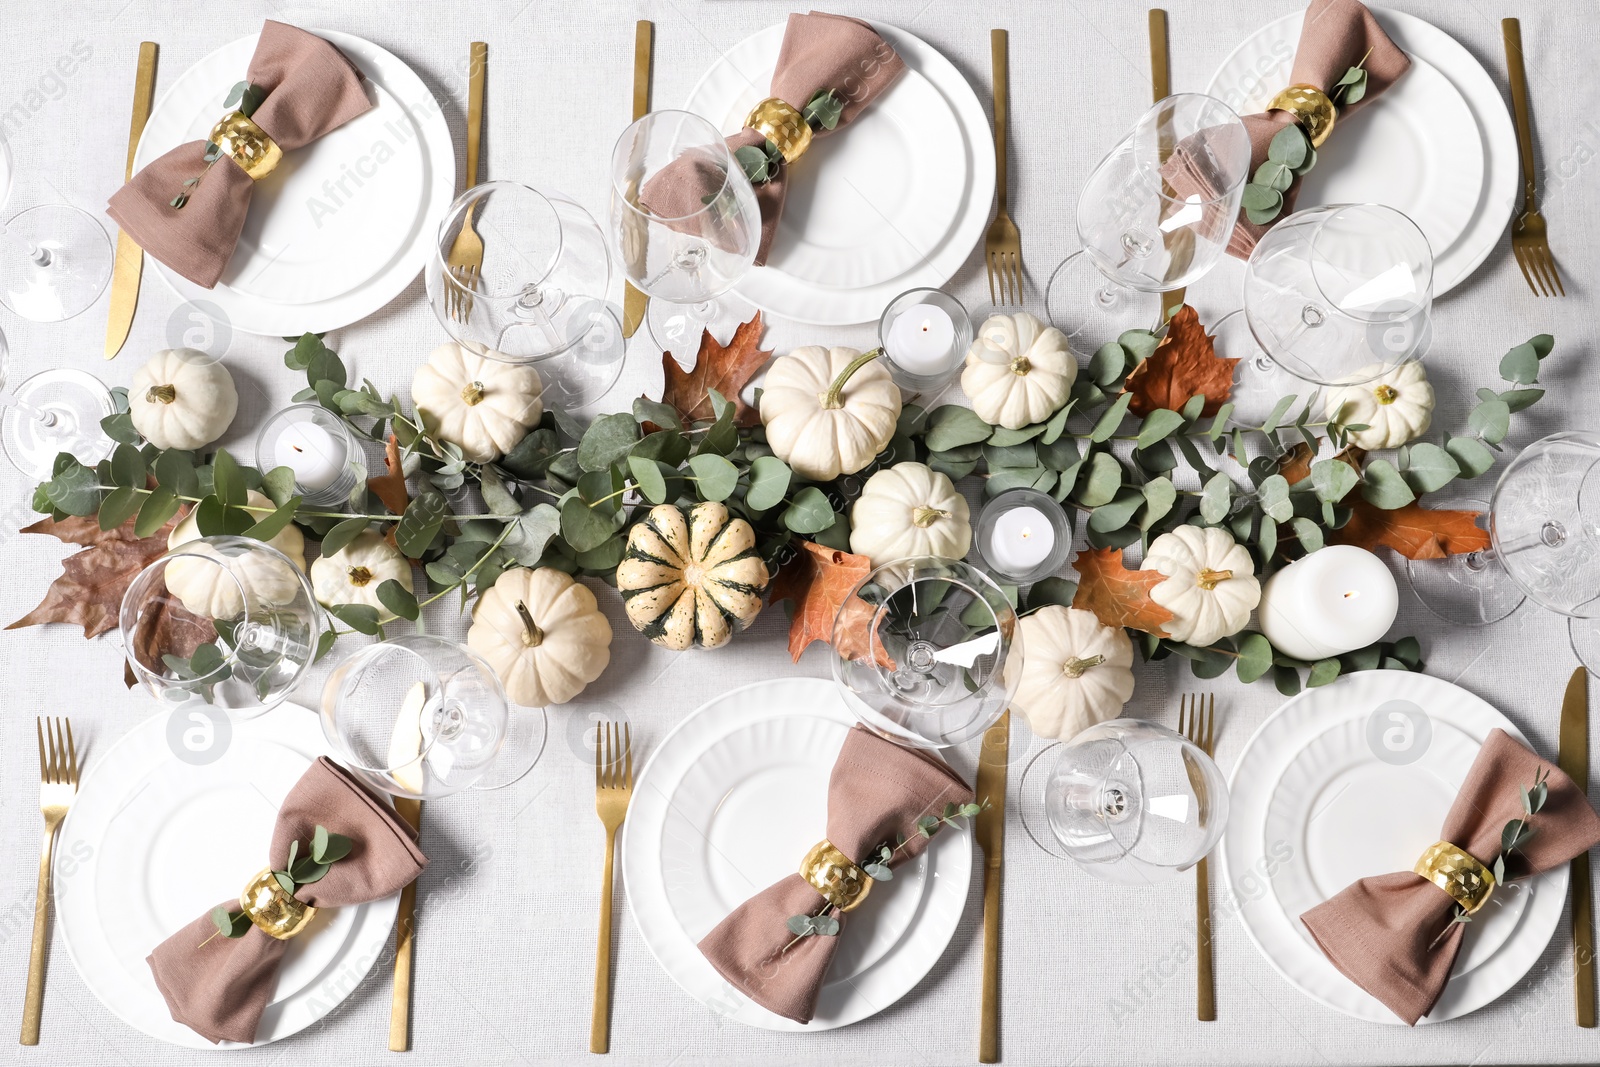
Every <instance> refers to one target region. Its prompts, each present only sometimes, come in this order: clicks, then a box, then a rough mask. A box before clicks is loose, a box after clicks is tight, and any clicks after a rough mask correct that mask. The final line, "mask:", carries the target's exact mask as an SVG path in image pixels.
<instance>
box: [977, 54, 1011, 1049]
mask: <svg viewBox="0 0 1600 1067" xmlns="http://www.w3.org/2000/svg"><path fill="white" fill-rule="evenodd" d="M995 32H996V33H1002V32H1004V31H1001V30H996V31H995ZM1010 751H1011V712H1010V711H1007V712H1006V713H1005V714H1003V715H1001V716H1000V718H999V719H998V720H997V721H996V722H995V724H994V725H993V726H991V727H989V729H988V730H986V731H985V732H984V735H983V746H982V748H981V749H980V750H979V753H978V781H977V788H976V795H977V799H978V803H980V804H982V803H984V801H988V806H987V807H985V808H984V809H983V810H982V811H980V812H978V817H977V819H976V820H974V823H973V828H972V832H973V835H974V836H975V837H976V838H977V839H978V847H979V848H981V849H983V992H982V1000H981V1002H980V1005H979V1020H978V1062H979V1063H999V1062H1000V870H1001V866H1002V864H1003V862H1004V860H1005V844H1006V759H1007V757H1008V755H1009V754H1010Z"/></svg>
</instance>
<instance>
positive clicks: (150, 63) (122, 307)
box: [106, 41, 156, 359]
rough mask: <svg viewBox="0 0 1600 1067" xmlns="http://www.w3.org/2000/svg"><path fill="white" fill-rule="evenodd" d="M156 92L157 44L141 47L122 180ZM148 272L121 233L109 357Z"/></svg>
mask: <svg viewBox="0 0 1600 1067" xmlns="http://www.w3.org/2000/svg"><path fill="white" fill-rule="evenodd" d="M155 93H156V44H155V42H154V41H145V42H144V43H143V44H141V45H139V72H138V74H137V75H135V76H134V79H133V123H132V125H131V126H130V128H129V130H128V166H127V169H126V171H125V173H124V174H123V177H122V180H123V181H128V180H130V179H132V177H133V155H134V152H135V150H137V149H138V147H139V136H140V135H141V134H143V133H144V124H145V121H146V120H147V119H149V118H150V105H151V103H152V102H153V101H154V99H155ZM143 271H144V249H142V248H140V247H139V246H138V244H136V243H135V242H134V240H133V238H131V237H129V236H128V235H127V234H125V233H123V232H122V231H121V230H118V231H117V260H116V263H115V265H114V266H113V268H112V274H111V312H110V314H109V315H108V316H107V318H106V358H107V359H110V358H112V357H113V356H115V355H116V354H117V353H118V352H120V351H122V345H123V342H125V341H126V340H127V339H128V331H129V330H130V329H132V328H133V312H134V309H135V308H137V307H138V306H139V275H140V274H141V273H143Z"/></svg>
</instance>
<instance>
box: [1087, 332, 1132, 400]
mask: <svg viewBox="0 0 1600 1067" xmlns="http://www.w3.org/2000/svg"><path fill="white" fill-rule="evenodd" d="M1087 370H1088V373H1089V377H1090V378H1091V379H1093V381H1094V383H1095V384H1096V385H1098V386H1100V387H1101V388H1102V389H1109V388H1110V387H1111V386H1113V385H1116V384H1117V383H1118V382H1120V381H1121V380H1122V378H1123V376H1124V375H1126V374H1127V372H1128V350H1127V349H1125V348H1123V347H1122V346H1121V345H1120V344H1118V343H1117V342H1115V341H1107V342H1106V343H1105V344H1103V345H1101V346H1100V347H1099V348H1097V349H1095V353H1094V355H1092V356H1090V357H1089V366H1088V368H1087Z"/></svg>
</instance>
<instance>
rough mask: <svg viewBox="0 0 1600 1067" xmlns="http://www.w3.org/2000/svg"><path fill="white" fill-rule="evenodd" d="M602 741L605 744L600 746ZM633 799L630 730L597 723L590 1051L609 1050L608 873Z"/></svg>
mask: <svg viewBox="0 0 1600 1067" xmlns="http://www.w3.org/2000/svg"><path fill="white" fill-rule="evenodd" d="M602 741H603V742H604V745H603V746H602ZM632 797H633V727H632V726H631V725H630V724H628V723H623V724H622V725H621V726H620V727H619V726H618V725H617V724H616V723H613V722H602V723H600V724H598V726H597V727H596V729H595V735H594V808H595V812H596V813H597V814H598V815H599V816H600V822H601V824H602V825H604V826H605V828H606V873H605V880H604V881H603V882H601V883H600V946H599V948H598V949H597V950H596V952H595V958H594V1018H593V1020H592V1021H591V1023H590V1027H589V1051H590V1052H609V1051H611V873H612V868H613V866H614V863H613V861H614V859H615V857H616V851H617V849H616V845H617V829H618V828H619V827H620V826H621V825H622V820H623V819H624V818H625V817H626V816H627V814H628V801H629V800H630V799H631V798H632Z"/></svg>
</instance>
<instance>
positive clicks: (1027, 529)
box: [1022, 526, 1033, 541]
mask: <svg viewBox="0 0 1600 1067" xmlns="http://www.w3.org/2000/svg"><path fill="white" fill-rule="evenodd" d="M1032 536H1033V527H1032V526H1024V527H1023V528H1022V539H1023V540H1024V541H1026V540H1027V539H1028V538H1030V537H1032Z"/></svg>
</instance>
